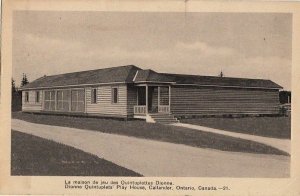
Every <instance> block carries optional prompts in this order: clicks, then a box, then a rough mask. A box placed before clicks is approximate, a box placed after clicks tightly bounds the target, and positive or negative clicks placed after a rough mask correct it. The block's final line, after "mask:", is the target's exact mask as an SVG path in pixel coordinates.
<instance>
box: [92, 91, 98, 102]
mask: <svg viewBox="0 0 300 196" xmlns="http://www.w3.org/2000/svg"><path fill="white" fill-rule="evenodd" d="M91 101H92V103H97V89H92V93H91Z"/></svg>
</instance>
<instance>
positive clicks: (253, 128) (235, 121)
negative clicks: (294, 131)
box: [180, 117, 291, 139]
mask: <svg viewBox="0 0 300 196" xmlns="http://www.w3.org/2000/svg"><path fill="white" fill-rule="evenodd" d="M180 122H182V123H188V124H195V125H201V126H206V127H211V128H216V129H221V130H226V131H233V132H239V133H246V134H251V135H259V136H265V137H274V138H281V139H291V117H245V118H198V119H182V120H181V121H180Z"/></svg>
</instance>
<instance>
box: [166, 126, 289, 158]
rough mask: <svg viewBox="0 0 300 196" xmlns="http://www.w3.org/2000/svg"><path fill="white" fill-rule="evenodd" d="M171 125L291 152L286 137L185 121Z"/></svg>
mask: <svg viewBox="0 0 300 196" xmlns="http://www.w3.org/2000/svg"><path fill="white" fill-rule="evenodd" d="M171 125H174V126H179V127H185V128H190V129H195V130H199V131H205V132H211V133H217V134H222V135H227V136H231V137H236V138H241V139H245V140H251V141H255V142H259V143H262V144H266V145H268V146H272V147H274V148H277V149H279V150H282V151H285V152H287V153H289V154H291V140H288V139H277V138H270V137H262V136H256V135H249V134H244V133H237V132H232V131H223V130H220V129H214V128H209V127H203V126H200V125H192V124H186V123H174V124H171Z"/></svg>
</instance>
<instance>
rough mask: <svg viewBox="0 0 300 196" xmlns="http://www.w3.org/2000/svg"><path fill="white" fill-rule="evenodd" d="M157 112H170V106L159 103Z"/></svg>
mask: <svg viewBox="0 0 300 196" xmlns="http://www.w3.org/2000/svg"><path fill="white" fill-rule="evenodd" d="M158 113H170V106H168V105H159V106H158Z"/></svg>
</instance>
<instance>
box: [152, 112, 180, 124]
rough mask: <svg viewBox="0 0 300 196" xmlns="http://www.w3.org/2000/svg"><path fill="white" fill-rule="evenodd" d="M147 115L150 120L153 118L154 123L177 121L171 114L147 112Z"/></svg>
mask: <svg viewBox="0 0 300 196" xmlns="http://www.w3.org/2000/svg"><path fill="white" fill-rule="evenodd" d="M149 116H150V117H151V120H153V121H154V122H155V123H160V124H171V123H178V122H179V120H178V119H177V118H175V117H174V116H173V115H172V114H163V113H155V114H149ZM153 121H152V122H153Z"/></svg>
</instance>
